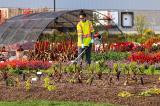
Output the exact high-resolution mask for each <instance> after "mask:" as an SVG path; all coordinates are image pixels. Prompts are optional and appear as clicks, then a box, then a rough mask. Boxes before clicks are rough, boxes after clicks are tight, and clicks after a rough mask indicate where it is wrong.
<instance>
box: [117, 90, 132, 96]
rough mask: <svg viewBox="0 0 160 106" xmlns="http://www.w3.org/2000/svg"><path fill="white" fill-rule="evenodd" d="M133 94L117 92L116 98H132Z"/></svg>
mask: <svg viewBox="0 0 160 106" xmlns="http://www.w3.org/2000/svg"><path fill="white" fill-rule="evenodd" d="M132 95H133V94H131V93H129V92H127V91H122V92H119V93H118V96H119V97H130V96H132Z"/></svg>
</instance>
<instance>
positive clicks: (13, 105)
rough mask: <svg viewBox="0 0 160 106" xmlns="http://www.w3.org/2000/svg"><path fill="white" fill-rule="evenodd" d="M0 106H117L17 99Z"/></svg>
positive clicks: (2, 102) (111, 105) (1, 103)
mask: <svg viewBox="0 0 160 106" xmlns="http://www.w3.org/2000/svg"><path fill="white" fill-rule="evenodd" d="M0 106H119V105H113V104H109V103H95V102H73V101H47V100H24V101H23V100H19V101H12V102H11V101H9V102H6V101H5V102H4V101H1V102H0Z"/></svg>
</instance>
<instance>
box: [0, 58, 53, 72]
mask: <svg viewBox="0 0 160 106" xmlns="http://www.w3.org/2000/svg"><path fill="white" fill-rule="evenodd" d="M51 65H52V63H50V62H48V61H45V62H43V61H38V60H36V61H20V60H13V61H6V62H1V63H0V70H4V69H7V68H13V69H16V68H17V69H20V70H25V69H30V70H36V69H48V68H49V67H51Z"/></svg>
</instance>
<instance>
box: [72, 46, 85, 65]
mask: <svg viewBox="0 0 160 106" xmlns="http://www.w3.org/2000/svg"><path fill="white" fill-rule="evenodd" d="M86 49H87V48H85V49H84V50H83V51H82V52H81V54H79V55H78V57H77V58H75V59H74V60H72V61H71V64H75V63H77V60H78V59H79V58H80V57H81V56H82V54H83V53H84V52H85V51H86ZM71 64H70V65H71Z"/></svg>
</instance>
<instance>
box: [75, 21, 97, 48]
mask: <svg viewBox="0 0 160 106" xmlns="http://www.w3.org/2000/svg"><path fill="white" fill-rule="evenodd" d="M92 32H94V28H93V25H92V23H91V22H90V21H89V20H86V21H85V22H82V21H80V22H79V23H78V24H77V34H78V46H81V45H82V42H83V44H84V46H89V44H90V42H91V33H92ZM82 40H83V41H82Z"/></svg>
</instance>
